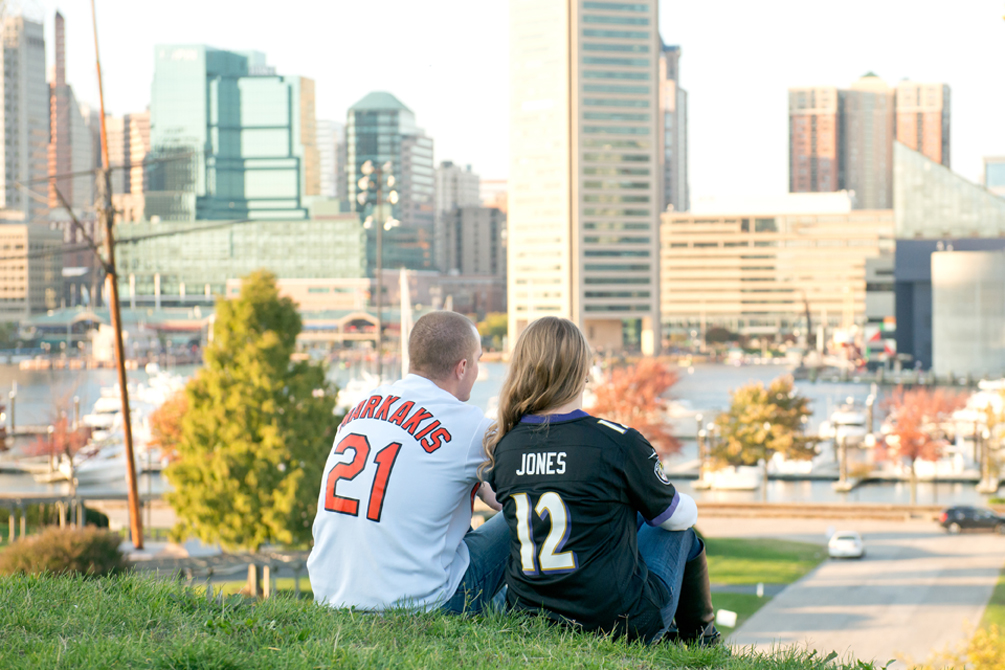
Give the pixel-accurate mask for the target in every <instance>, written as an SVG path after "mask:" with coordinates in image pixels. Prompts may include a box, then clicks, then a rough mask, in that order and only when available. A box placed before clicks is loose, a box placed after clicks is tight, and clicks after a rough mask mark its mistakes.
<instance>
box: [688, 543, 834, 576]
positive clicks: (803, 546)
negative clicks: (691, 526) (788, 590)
mask: <svg viewBox="0 0 1005 670" xmlns="http://www.w3.org/2000/svg"><path fill="white" fill-rule="evenodd" d="M705 546H706V549H705V551H706V552H707V554H708V572H709V578H710V580H711V581H712V583H714V584H757V583H758V582H764V583H765V584H791V583H792V582H794V581H796V580H797V579H799V578H800V577H802V576H803V575H805V574H806V573H808V572H809V571H810V570H812V569H813V568H815V567H817V565H819V564H820V562H821V561H822V560H824V559H825V558H827V549H826V548H825V547H822V546H819V545H815V544H807V543H804V542H786V541H783V540H767V539H734V538H705Z"/></svg>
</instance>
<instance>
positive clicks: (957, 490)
mask: <svg viewBox="0 0 1005 670" xmlns="http://www.w3.org/2000/svg"><path fill="white" fill-rule="evenodd" d="M480 365H481V367H483V368H484V369H485V370H486V371H487V373H488V376H487V378H485V379H483V380H480V381H478V382H476V383H475V386H474V388H473V390H472V393H471V400H470V402H471V403H472V404H474V405H476V406H478V407H480V408H482V409H483V410H485V409H487V408H488V407H489V405H490V402H491V401H492V399H493V398H495V397H497V396H498V394H499V389H500V387H501V386H502V382H503V379H504V377H505V375H506V370H507V365H506V364H505V363H481V364H480ZM194 369H195V368H194V367H191V366H189V367H180V368H176V369H173V370H171V371H172V372H176V373H178V374H182V375H191V374H192V373H193V372H194ZM674 370H675V372H676V373H677V374H678V376H679V379H678V382H677V383H676V384H675V385H674V386H673V388H672V389H671V395H672V397H673V399H674V402H675V409H676V410H677V412H676V414H677V417H676V418H675V419H674V422H673V423H674V426H675V432H676V433H677V435H678V437H679V438H680V439H681V441H682V443H683V448H682V451H681V453H679V454H677V455H675V456H673V457H671V458H670V459H669V461H668V463H667V465H668V466H669V467H670V469H671V470H672V468H673V466H674V465H675V464H681V463H685V462H687V461H690V460H694V459H695V458H696V457H697V448H696V444H695V441H694V435H695V432H696V429H697V421H696V418H695V416H694V414H695V413H696V412H697V413H701V414H702V415H703V422H708V421H711V420H712V418H713V417H714V416H715V414H717V413H718V412H720V411H722V410H725V409H726V408H728V406H729V400H730V391H733V390H736V389H737V388H739V387H740V386H743V385H744V384H747V383H749V382H751V381H760V382H764V383H768V382H770V381H771V380H772V379H774V378H775V377H777V376H779V375H782V374H786V369H785V368H784V367H783V366H780V365H751V366H743V367H734V366H731V365H721V364H705V365H697V366H694V367H690V368H684V367H680V368H675V369H674ZM349 374H350V372H349V370H348V369H345V368H339V367H337V366H333V367H332V368H331V370H330V377H331V379H332V381H333V382H335V383H336V384H339V385H342V384H345V382H346V381H347V380H348V375H349ZM129 379H130V381H131V382H137V383H143V382H145V381H146V379H147V375H146V373H145V372H143V371H142V370H137V371H130V372H129ZM15 381H16V382H17V389H18V390H17V399H16V405H15V420H16V422H17V424H18V425H43V424H47V423H49V422H51V421H52V420H53V419H54V418H56V417H57V416H58V411H59V409H63V410H64V411H67V412H72V407H73V396H75V395H76V396H79V397H80V401H81V408H82V412H84V413H87V412H88V411H89V410H90V408H91V406H92V405H93V404H94V402H95V400H97V399H98V397H99V396H100V392H101V388H102V387H108V386H111V385H113V384H114V383H115V381H116V376H115V371H114V370H108V369H103V370H80V371H71V370H46V371H27V370H19V369H18V368H17V367H16V366H0V394H2V396H0V397H2V400H3V402H5V403H8V402H9V401H8V400H7V398H6V395H7V391H9V390H10V389H11V388H12V384H13V382H15ZM796 388H797V390H798V391H799V393H801V394H803V395H805V396H806V397H808V398H809V399H810V400H811V402H812V408H813V417H812V420H811V421H810V423H809V425H808V428H809V430H810V431H812V432H814V433H815V432H816V430H817V427H818V426H819V424H820V423H821V422H823V421H825V420H826V419H827V418H828V417H829V416H830V414H831V413H832V412H833V411H834V410H835V409H836V408H837V407H839V406H840V405H841V404H843V403H844V402H846V401H847V399H849V398H851V399H853V400H854V401H855V402H857V403H864V401H865V399H866V397H867V396H868V395H869V392H870V387H869V385H868V384H857V383H852V382H844V383H841V382H829V381H828V382H825V381H821V382H817V383H813V382H810V381H808V380H800V381H797V382H796ZM889 391H890V388H889V387H887V388H886V389H885V392H886V393H889ZM883 394H884V389H882V388H881V389H880V390H879V400H878V402H877V417H876V421H877V426H878V425H879V420H880V418H881V416H882V412H881V411H880V410H879V409H878V408H879V407H880V406H881V403H882V399H883ZM8 411H9V408H8ZM675 484H676V485H677V486H678V488H680V490H682V491H685V492H688V493H692V494H693V495H694V496H695V498H696V499H698V500H713V501H722V502H743V501H752V502H753V501H760V500H761V499H762V498H761V496H762V493H761V491H760V490H757V491H711V490H709V491H695V490H692V489H691V487H690V481H689V480H687V479H678V480H677V481H675ZM68 486H69V485H68V484H67V483H65V482H64V483H60V484H39V483H36V482H35V481H34V480H33V479H32V478H31V476H29V475H26V474H11V473H3V472H0V491H4V492H11V493H13V492H17V493H25V494H29V493H57V492H66V491H67V490H68ZM165 486H166V483H165V482H164V480H163V479H162V478H161V476H160V475H159V474H156V473H155V474H152V475H149V476H148V475H146V474H143V475H141V477H140V480H139V490H140V492H141V493H147V492H148V491H149V492H151V493H154V494H158V493H162V492H163V491H164V489H165ZM125 491H126V486H125V482H124V481H123V482H118V483H115V482H113V483H111V484H102V485H101V488H100V490H87V489H85V488H81V489H80V492H81V493H82V494H87V495H94V494H99V493H125ZM768 500H769V501H772V502H845V501H846V502H862V503H894V504H897V503H904V504H906V503H908V502H909V500H910V486H909V485H908V484H907V483H906V482H890V483H876V484H865V485H862V486H860V487H858V488H856V489H855V490H853V491H851V492H849V493H837V492H835V491H834V490H833V489H832V487H831V482H829V481H782V480H773V481H771V482H770V483H769V485H768ZM985 500H986V497H985V496H982V495H980V494H978V493H976V491H975V490H974V486H973V485H972V484H967V483H953V482H939V483H931V482H921V483H919V485H918V502H919V503H921V504H940V505H941V504H950V503H959V504H982V503H983V502H984V501H985Z"/></svg>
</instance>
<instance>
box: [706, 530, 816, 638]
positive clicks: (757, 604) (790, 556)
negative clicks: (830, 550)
mask: <svg viewBox="0 0 1005 670" xmlns="http://www.w3.org/2000/svg"><path fill="white" fill-rule="evenodd" d="M704 540H705V551H706V552H707V554H708V575H709V581H711V582H712V583H713V584H756V583H758V582H764V583H765V584H791V583H792V582H794V581H796V580H797V579H799V578H800V577H802V576H803V575H805V574H806V573H807V572H809V571H810V570H812V569H813V568H815V567H816V566H817V565H819V564H820V561H822V560H824V559H825V558H827V551H826V550H825V549H824V548H823V547H820V546H818V545H815V544H806V543H803V542H785V541H781V540H762V539H740V538H707V537H706V538H704ZM770 601H771V598H770V597H769V596H764V597H761V598H758V597H757V596H756V595H749V594H745V593H721V592H719V593H713V594H712V604H713V605H714V606H715V609H716V610H720V609H725V610H731V611H733V612H736V627H735V628H732V629H729V628H725V629H723V634H725V635H728V634H729V633H731V632H732V631H734V630H736V629H737V628H739V627H740V626H742V625H743V623H744V622H745V621H746V620H747V619H749V618H750V617H751V616H753V614H754V612H756V611H757V610H759V609H761V608H762V607H764V606H765V605H766V604H768V602H770Z"/></svg>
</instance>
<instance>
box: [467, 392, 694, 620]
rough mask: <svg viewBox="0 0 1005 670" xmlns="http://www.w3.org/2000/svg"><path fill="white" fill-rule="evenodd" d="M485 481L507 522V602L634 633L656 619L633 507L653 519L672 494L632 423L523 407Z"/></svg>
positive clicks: (657, 598) (652, 583)
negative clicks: (544, 413)
mask: <svg viewBox="0 0 1005 670" xmlns="http://www.w3.org/2000/svg"><path fill="white" fill-rule="evenodd" d="M487 481H488V482H489V483H490V484H491V485H492V488H493V489H494V490H495V492H496V497H497V498H498V500H499V502H500V503H502V505H503V512H502V513H503V514H504V515H505V518H506V522H507V523H508V524H509V530H510V558H509V565H508V568H507V574H506V583H507V585H508V586H509V591H508V595H507V598H508V601H509V604H510V605H511V606H512V607H514V608H516V609H520V610H529V611H543V612H544V614H545V615H547V616H550V617H552V618H555V619H558V620H567V621H572V622H575V623H578V624H580V625H582V626H583V628H585V629H586V630H602V631H608V632H613V633H615V634H616V635H623V634H627V635H629V636H630V637H633V638H634V637H647V636H649V635H651V634H654V633H656V632H657V631H658V630H659V629H660V628H661V627H662V626H663V622H662V618H661V617H660V609H661V608H662V607H663V606H664V605H665V603H666V602H667V601H668V597H669V594H668V593H667V590H666V586H665V585H664V584H663V582H662V580H660V579H658V578H656V577H655V575H652V576H651V575H650V574H649V571H648V569H647V568H646V565H645V562H644V561H642V559H641V558H640V557H639V550H638V537H637V533H638V530H637V528H638V521H637V518H638V517H637V514H638V513H641V514H642V516H643V517H644V518H645V519H646V520H647V521H648V522H649V523H650V524H652V525H657V524H659V523H661V522H663V521H664V520H666V519H668V518H670V516H671V515H672V514H673V512H674V510H675V509H676V507H677V502H678V500H679V496H678V495H677V492H676V491H675V490H674V487H673V485H672V484H671V483H670V481H669V480H668V479H667V477H666V475H665V474H664V473H663V466H662V465H661V463H660V460H659V457H658V456H657V454H656V451H655V450H654V449H653V447H652V445H650V444H649V442H647V441H646V439H645V438H644V437H642V435H641V434H640V433H639V432H638V431H636V430H633V429H631V428H626V427H624V426H621V425H619V424H617V423H614V422H611V421H606V420H604V419H598V418H596V417H593V416H590V415H589V414H587V413H586V412H583V411H581V410H577V411H575V412H571V413H569V414H561V415H551V416H547V417H544V416H536V415H529V416H526V417H524V418H523V420H522V421H521V422H520V423H519V424H518V425H517V426H516V427H514V428H513V429H512V430H511V431H510V432H509V433H507V434H506V435H505V436H503V438H502V440H500V442H499V444H498V445H497V446H496V450H495V465H494V467H493V468H492V470H490V471H489V472H488V474H487Z"/></svg>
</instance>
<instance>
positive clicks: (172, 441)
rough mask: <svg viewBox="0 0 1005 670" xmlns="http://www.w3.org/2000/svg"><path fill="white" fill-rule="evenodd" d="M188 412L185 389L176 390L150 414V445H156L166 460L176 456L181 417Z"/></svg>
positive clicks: (179, 439) (179, 437)
mask: <svg viewBox="0 0 1005 670" xmlns="http://www.w3.org/2000/svg"><path fill="white" fill-rule="evenodd" d="M186 412H188V398H187V397H186V396H185V391H178V392H177V393H175V394H174V395H172V396H171V397H170V398H168V399H167V400H165V401H164V404H163V405H161V406H160V407H158V408H157V409H156V410H154V412H153V414H151V415H150V445H149V446H150V447H157V448H158V449H160V450H161V455H162V456H164V457H165V458H167V460H168V461H173V460H175V458H176V457H177V451H176V449H177V447H178V443H179V442H180V441H181V419H182V417H183V416H185V413H186Z"/></svg>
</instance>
